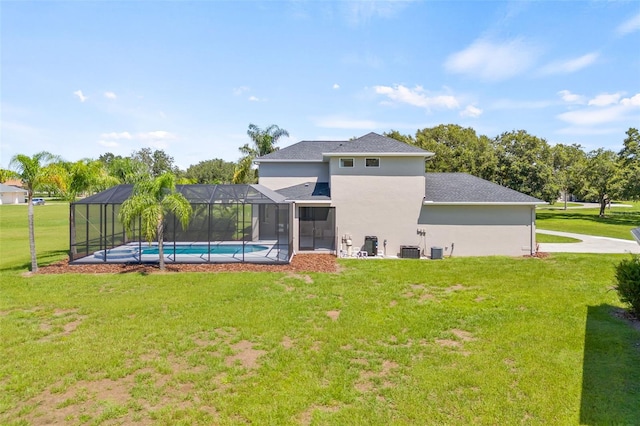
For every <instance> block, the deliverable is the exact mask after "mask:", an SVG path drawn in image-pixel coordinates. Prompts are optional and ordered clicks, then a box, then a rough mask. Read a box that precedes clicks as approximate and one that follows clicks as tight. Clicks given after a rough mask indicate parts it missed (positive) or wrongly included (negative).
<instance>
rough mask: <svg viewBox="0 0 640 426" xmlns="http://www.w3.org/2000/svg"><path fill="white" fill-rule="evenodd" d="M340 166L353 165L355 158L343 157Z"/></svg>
mask: <svg viewBox="0 0 640 426" xmlns="http://www.w3.org/2000/svg"><path fill="white" fill-rule="evenodd" d="M340 167H353V158H341V159H340Z"/></svg>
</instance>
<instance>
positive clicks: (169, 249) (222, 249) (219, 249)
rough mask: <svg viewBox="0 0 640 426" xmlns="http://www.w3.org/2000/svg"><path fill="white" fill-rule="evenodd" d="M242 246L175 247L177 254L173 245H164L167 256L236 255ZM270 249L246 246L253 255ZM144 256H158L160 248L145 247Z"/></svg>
mask: <svg viewBox="0 0 640 426" xmlns="http://www.w3.org/2000/svg"><path fill="white" fill-rule="evenodd" d="M242 247H243V246H242V244H217V245H212V246H211V247H208V246H206V245H193V246H191V245H189V246H186V245H177V246H176V247H175V252H174V248H173V244H170V245H166V244H165V245H164V247H163V248H164V254H165V255H173V254H174V253H175V254H176V255H179V254H236V253H242ZM268 248H269V247H267V246H261V245H257V244H247V245H245V246H244V252H245V253H253V252H256V251H262V250H267V249H268ZM142 254H143V255H144V254H158V247H157V246H154V247H143V248H142Z"/></svg>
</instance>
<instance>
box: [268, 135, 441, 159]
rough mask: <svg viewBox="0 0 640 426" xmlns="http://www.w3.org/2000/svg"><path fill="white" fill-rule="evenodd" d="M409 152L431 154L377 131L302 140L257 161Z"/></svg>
mask: <svg viewBox="0 0 640 426" xmlns="http://www.w3.org/2000/svg"><path fill="white" fill-rule="evenodd" d="M332 153H335V154H343V153H344V154H366V153H394V154H396V153H399V154H402V153H407V154H424V155H425V156H427V155H431V153H430V152H428V151H425V150H423V149H420V148H418V147H416V146H413V145H409V144H406V143H404V142H400V141H397V140H395V139H392V138H388V137H386V136H382V135H379V134H377V133H373V132H372V133H369V134H366V135H364V136H362V137H359V138H357V139H354V140H351V141H302V142H298V143H296V144H293V145H290V146H288V147H286V148H282V149H280V150H278V151H275V152H272V153H271V154H267V155H265V156H262V157H259V158H257V159H256V161H258V162H259V161H262V160H267V161H296V160H298V161H322V160H323V155H322V154H332Z"/></svg>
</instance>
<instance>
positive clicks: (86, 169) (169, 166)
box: [0, 124, 640, 214]
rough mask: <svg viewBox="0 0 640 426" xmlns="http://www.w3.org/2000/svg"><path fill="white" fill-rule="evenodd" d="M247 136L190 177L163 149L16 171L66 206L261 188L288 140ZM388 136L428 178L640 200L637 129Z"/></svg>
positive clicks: (452, 129) (271, 132) (439, 129)
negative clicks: (410, 151)
mask: <svg viewBox="0 0 640 426" xmlns="http://www.w3.org/2000/svg"><path fill="white" fill-rule="evenodd" d="M247 135H248V136H249V138H250V139H251V144H245V145H244V146H242V147H240V148H239V151H240V152H241V154H242V157H241V158H240V159H239V160H238V161H237V162H231V161H225V160H222V159H219V158H214V159H210V160H204V161H201V162H199V163H197V164H194V165H191V166H189V167H188V168H187V169H186V170H181V169H179V168H178V167H177V166H176V165H175V162H174V159H173V157H171V156H170V155H168V154H167V153H166V152H164V151H163V150H152V149H151V148H143V149H140V150H139V151H134V152H133V153H132V154H131V155H130V156H126V157H123V156H121V155H114V154H112V153H110V152H107V153H105V154H102V155H100V156H99V157H98V158H97V159H83V160H79V161H75V162H67V161H64V160H62V159H61V158H60V157H58V156H56V155H53V154H51V153H46V152H44V153H39V154H38V155H35V156H33V157H28V158H27V157H25V156H20V155H18V156H16V157H15V158H14V161H12V167H11V168H12V169H16V166H20V165H21V163H23V164H22V165H25V164H26V160H30V161H35V160H37V161H36V162H37V163H38V165H37V168H38V169H40V168H41V169H42V170H39V171H38V179H37V181H34V182H33V183H34V185H35V186H34V187H33V188H31V190H33V191H42V192H47V193H49V194H51V195H55V196H59V197H61V198H63V199H65V200H68V201H74V200H76V199H77V198H78V197H80V196H84V195H89V194H92V193H95V192H99V191H102V190H104V189H107V188H109V187H111V186H114V185H118V184H135V183H137V182H140V181H141V180H145V179H147V178H149V177H151V178H155V177H159V176H161V175H163V174H164V173H167V172H168V173H172V174H173V175H174V176H175V177H176V182H177V183H178V184H221V183H255V182H257V178H258V176H257V171H256V169H255V167H253V161H254V159H255V158H256V157H259V156H263V155H266V154H269V153H271V152H273V151H275V150H277V149H278V148H277V143H278V140H279V139H280V138H281V137H283V136H289V133H288V132H287V131H286V130H284V129H282V128H280V127H278V126H277V125H271V126H268V127H266V128H264V129H262V128H260V127H258V126H256V125H254V124H250V125H249V128H248V131H247ZM385 136H388V137H391V138H394V139H396V140H399V141H402V142H405V143H408V144H411V145H414V146H417V147H419V148H422V149H425V150H427V151H430V152H433V153H434V154H435V156H434V157H432V158H431V159H429V160H428V161H427V162H426V166H425V169H426V171H428V172H464V173H469V174H472V175H474V176H478V177H480V178H483V179H486V180H489V181H491V182H495V183H497V184H500V185H503V186H506V187H508V188H511V189H514V190H517V191H520V192H523V193H525V194H528V195H531V196H533V197H536V198H540V199H542V200H544V201H547V202H549V203H553V202H555V201H556V200H558V197H559V196H563V197H564V198H565V199H567V198H568V197H570V196H573V197H575V198H576V199H578V200H581V201H593V202H598V203H600V205H601V214H604V207H605V206H606V205H607V203H609V202H610V201H611V200H612V199H638V198H640V132H638V130H637V129H635V128H630V129H629V130H628V131H627V132H626V138H625V139H624V140H623V148H622V150H620V151H619V152H614V151H612V150H607V149H604V148H600V149H596V150H592V151H588V152H587V151H586V150H585V149H584V148H583V147H582V146H581V145H579V144H572V145H564V144H557V145H554V146H551V145H550V144H549V143H548V142H547V141H546V140H545V139H542V138H539V137H537V136H534V135H531V134H529V133H527V132H526V131H524V130H517V131H511V132H505V133H502V134H501V135H499V136H497V137H495V138H493V139H491V138H489V137H487V136H484V135H478V134H477V133H476V131H475V130H474V129H472V128H470V127H467V128H464V127H461V126H459V125H455V124H446V125H444V124H443V125H439V126H435V127H431V128H425V129H421V130H417V131H416V133H415V135H404V134H401V133H400V132H398V131H395V130H391V131H389V132H387V133H385ZM40 163H42V164H40ZM35 166H36V165H35V164H31V167H35ZM22 169H23V170H21V172H20V173H17V172H16V170H2V169H0V182H5V181H6V180H7V179H9V178H11V177H20V174H21V173H22V172H24V171H25V170H27V171H28V169H29V167H26V166H25V167H23V168H22ZM23 182H24V179H23ZM27 189H28V190H29V188H27Z"/></svg>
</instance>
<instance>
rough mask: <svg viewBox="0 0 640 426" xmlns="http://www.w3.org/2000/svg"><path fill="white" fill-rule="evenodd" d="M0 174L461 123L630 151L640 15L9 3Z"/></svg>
mask: <svg viewBox="0 0 640 426" xmlns="http://www.w3.org/2000/svg"><path fill="white" fill-rule="evenodd" d="M0 19H1V22H0V24H1V25H0V31H1V34H0V35H1V50H0V55H1V56H0V58H1V75H0V79H1V80H0V83H1V86H0V95H1V127H0V131H1V133H0V136H1V141H0V153H1V159H0V160H1V161H0V163H1V164H0V167H3V168H6V167H7V166H8V163H9V160H10V159H11V157H12V156H13V155H15V154H17V153H22V154H28V155H31V154H34V153H36V152H38V151H42V150H47V151H50V152H52V153H54V154H58V155H61V156H62V157H63V158H64V159H66V160H69V161H75V160H78V159H81V158H97V157H98V156H99V155H101V154H103V153H105V152H112V153H114V154H120V155H129V154H131V153H132V152H133V151H134V150H138V149H140V148H143V147H151V148H153V149H163V150H165V152H167V154H169V155H171V156H173V157H174V158H175V161H176V164H177V165H179V166H180V167H182V168H186V167H188V166H189V165H191V164H196V163H198V162H200V161H203V160H207V159H212V158H223V159H225V160H229V161H235V160H237V159H238V158H239V156H240V153H239V151H238V147H239V146H241V145H243V144H244V143H246V142H248V141H249V139H248V137H247V136H246V130H247V127H248V125H249V123H254V124H257V125H258V126H260V127H263V128H264V127H266V126H268V125H270V124H277V125H279V126H280V127H282V128H284V129H287V130H288V131H289V133H290V138H284V139H282V140H281V143H280V146H286V145H290V144H292V143H295V142H298V141H300V140H335V139H348V138H351V137H353V136H361V135H363V134H366V133H368V132H370V131H375V132H378V133H382V132H385V131H389V130H392V129H393V130H398V131H400V132H401V133H404V134H415V132H416V130H418V129H422V128H425V127H432V126H436V125H438V124H448V123H454V124H459V125H461V126H464V127H473V128H474V129H475V130H476V131H477V132H478V133H479V134H484V135H487V136H489V137H491V138H493V137H495V136H497V135H499V134H501V133H503V132H507V131H511V130H519V129H524V130H526V131H528V132H529V133H531V134H534V135H536V136H539V137H542V138H544V139H546V140H547V141H548V142H549V143H551V144H555V143H565V144H571V143H579V144H581V145H583V146H584V147H585V148H586V149H587V150H589V149H595V148H599V147H605V148H609V149H614V150H616V151H617V150H619V149H620V148H621V147H622V141H623V140H624V138H625V134H624V133H625V131H626V130H627V129H628V128H629V127H636V128H637V127H640V2H638V1H628V2H624V1H621V2H609V1H594V2H589V1H584V2H547V1H536V2H525V1H517V2H497V1H492V2H484V1H473V2H462V1H456V2H444V1H438V2H435V1H433V2H432V1H427V2H421V1H388V2H364V1H356V2H347V1H304V0H295V1H262V2H257V1H256V2H250V1H235V2H222V1H198V2H186V1H163V2H155V1H126V2H106V1H102V2H76V1H71V2H53V1H37V2H28V1H20V2H18V1H2V2H1V3H0Z"/></svg>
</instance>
